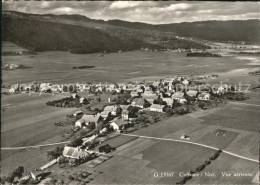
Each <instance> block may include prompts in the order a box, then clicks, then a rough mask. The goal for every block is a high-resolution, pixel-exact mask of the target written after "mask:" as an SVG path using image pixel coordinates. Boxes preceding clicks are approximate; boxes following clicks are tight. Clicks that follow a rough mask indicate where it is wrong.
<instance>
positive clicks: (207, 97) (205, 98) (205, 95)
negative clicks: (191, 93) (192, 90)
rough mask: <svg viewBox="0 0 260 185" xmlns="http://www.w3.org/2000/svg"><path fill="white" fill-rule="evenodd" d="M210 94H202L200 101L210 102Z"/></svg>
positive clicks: (199, 97)
mask: <svg viewBox="0 0 260 185" xmlns="http://www.w3.org/2000/svg"><path fill="white" fill-rule="evenodd" d="M209 98H210V94H209V93H202V94H200V95H199V96H198V99H199V100H209Z"/></svg>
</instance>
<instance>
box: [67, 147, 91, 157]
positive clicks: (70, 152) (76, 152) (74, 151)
mask: <svg viewBox="0 0 260 185" xmlns="http://www.w3.org/2000/svg"><path fill="white" fill-rule="evenodd" d="M62 154H63V156H64V157H68V158H72V159H79V158H84V157H87V156H88V155H89V154H88V153H87V152H86V151H84V150H82V149H80V148H79V147H77V148H75V147H69V146H65V147H64V150H63V153H62Z"/></svg>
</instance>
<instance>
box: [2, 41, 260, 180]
mask: <svg viewBox="0 0 260 185" xmlns="http://www.w3.org/2000/svg"><path fill="white" fill-rule="evenodd" d="M4 46H5V43H4ZM221 52H223V51H221ZM240 56H241V55H239V56H238V55H235V54H232V55H228V56H224V57H222V58H204V57H196V58H187V57H186V53H177V52H172V51H165V52H148V51H133V52H123V53H112V54H105V55H104V56H100V54H87V55H75V54H70V53H65V52H41V53H38V54H37V55H32V56H30V55H27V56H26V55H21V56H4V57H3V59H2V60H3V61H4V62H7V63H17V64H23V65H28V66H31V67H32V68H30V69H23V70H13V71H3V76H2V77H3V83H5V84H6V83H8V84H12V83H26V82H31V81H39V82H47V81H51V82H54V83H56V82H57V83H65V84H66V83H74V82H121V81H129V80H132V81H135V80H141V79H147V80H150V79H158V78H162V77H165V76H175V75H187V74H195V75H207V74H219V78H218V79H212V80H207V81H206V82H207V83H210V84H214V83H219V81H223V82H224V83H238V82H240V81H242V82H243V83H250V84H252V87H253V86H256V85H258V84H259V79H258V77H257V76H250V75H248V72H249V71H255V70H256V68H259V63H257V62H252V61H253V59H252V57H253V58H254V60H256V61H257V56H250V57H251V59H249V58H250V57H249V58H248V56H244V57H242V58H241V57H240ZM238 57H240V58H238ZM81 65H93V66H95V68H92V69H86V70H75V69H72V67H73V66H81ZM162 74H163V76H162ZM247 95H248V96H249V97H250V99H248V100H246V101H243V102H239V103H237V102H229V103H227V104H223V105H221V106H218V107H216V108H213V109H210V110H205V111H197V112H193V113H191V114H187V115H185V116H178V117H172V118H168V119H165V120H163V121H160V122H158V123H156V124H154V125H151V126H149V127H147V128H143V129H140V130H137V131H134V132H133V133H132V134H136V135H143V136H151V137H158V138H168V139H179V137H180V136H181V135H182V134H183V133H186V134H187V135H188V136H190V138H191V141H192V142H198V143H202V144H206V145H210V146H214V147H217V148H222V149H224V150H227V151H230V152H233V153H235V154H238V155H242V156H246V157H249V158H252V159H258V158H259V156H258V149H259V137H258V127H259V114H258V111H257V110H258V109H259V106H258V105H259V103H260V100H259V92H257V91H253V90H250V92H248V93H247ZM64 96H67V95H66V94H65V95H62V94H59V95H54V96H52V95H41V96H39V95H38V94H33V95H31V96H29V95H28V94H14V95H2V118H1V121H2V133H1V144H2V147H13V146H28V145H36V144H43V143H53V142H59V141H62V140H64V138H62V137H61V136H60V133H61V132H63V131H64V130H65V129H66V128H63V127H56V126H55V125H54V123H55V122H56V121H62V120H64V119H66V115H67V114H69V113H72V112H73V111H74V110H75V109H73V108H70V109H68V108H58V107H51V106H47V105H46V102H47V101H50V100H56V99H60V98H62V97H64ZM109 97H110V96H109ZM111 97H112V96H111ZM107 98H108V96H107V95H102V97H101V99H102V101H105V100H107ZM217 129H221V130H225V131H226V136H216V135H215V134H214V131H215V130H217ZM106 143H108V144H110V145H111V146H115V147H117V150H116V151H115V152H114V153H113V155H114V157H113V158H112V159H109V160H108V161H106V162H104V163H102V164H100V165H98V166H97V167H95V168H94V170H97V171H99V172H100V171H101V172H103V173H100V174H96V173H95V174H94V180H93V181H92V183H93V184H95V183H96V184H115V183H118V184H122V183H123V182H126V181H127V182H128V183H133V184H134V183H135V184H136V183H138V184H144V183H145V184H148V183H157V184H158V183H159V184H173V183H176V182H177V181H178V180H179V179H180V177H179V176H178V173H179V172H185V173H186V172H188V170H190V169H194V168H195V167H197V166H198V165H199V164H201V163H203V162H204V161H205V160H206V159H208V158H209V156H210V155H212V153H213V152H214V151H213V150H212V149H207V148H203V147H200V146H195V145H191V144H183V143H177V142H171V141H160V140H153V139H145V138H135V137H128V136H127V137H126V136H118V137H115V138H113V139H110V140H108V141H106V142H105V143H104V144H106ZM52 148H53V147H46V148H37V149H31V150H21V151H20V150H18V151H17V150H11V151H4V150H2V151H1V173H2V174H3V175H6V174H7V173H8V172H10V170H12V169H14V168H15V167H17V166H18V165H23V166H24V167H25V169H26V171H27V172H29V171H30V170H32V169H33V168H36V167H40V166H41V165H43V164H45V163H46V162H47V158H46V151H47V150H50V149H52ZM10 164H12V165H10ZM84 167H85V166H83V167H82V166H81V167H80V168H84ZM236 170H237V171H240V172H250V173H253V174H254V175H255V174H256V172H257V170H258V164H257V163H254V162H249V161H246V160H243V159H239V158H237V157H234V156H229V155H227V154H221V156H220V157H219V158H218V159H216V160H215V161H214V162H213V163H212V164H210V165H209V166H207V168H206V169H205V170H204V171H211V172H216V173H218V174H219V173H220V172H221V171H231V172H234V171H236ZM164 171H167V172H174V173H175V175H174V177H172V178H170V177H168V178H166V177H160V178H159V177H154V172H164ZM252 179H253V177H252V178H251V177H248V178H243V179H242V183H243V184H250V183H251V181H252ZM218 180H221V182H220V183H229V182H230V183H231V182H232V183H233V182H236V183H240V181H239V180H237V179H234V178H220V177H219V176H217V177H215V178H205V177H200V178H193V179H192V180H190V181H189V183H199V182H200V183H209V182H210V183H219V182H218Z"/></svg>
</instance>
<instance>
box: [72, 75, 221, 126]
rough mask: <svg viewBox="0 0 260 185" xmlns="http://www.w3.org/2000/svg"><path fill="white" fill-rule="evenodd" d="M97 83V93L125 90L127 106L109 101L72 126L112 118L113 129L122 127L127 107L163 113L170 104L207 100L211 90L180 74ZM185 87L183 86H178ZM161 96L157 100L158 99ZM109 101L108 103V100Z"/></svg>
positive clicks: (124, 122) (127, 112) (126, 121)
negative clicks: (200, 89)
mask: <svg viewBox="0 0 260 185" xmlns="http://www.w3.org/2000/svg"><path fill="white" fill-rule="evenodd" d="M105 85H106V86H104V85H102V84H96V85H94V87H95V88H96V89H98V90H99V91H100V92H108V91H109V92H123V94H124V93H128V95H129V96H130V98H128V99H127V103H126V104H127V105H120V104H112V105H111V104H110V105H108V106H105V107H104V109H103V110H102V111H101V112H99V113H97V114H96V115H85V114H84V115H83V116H82V118H81V119H79V120H78V121H77V122H76V123H75V127H78V128H84V127H86V126H88V125H89V124H90V123H91V122H92V123H94V124H95V126H97V124H98V123H99V122H100V121H101V120H107V119H108V118H109V119H111V117H112V118H114V119H113V120H112V121H109V123H110V125H111V127H113V129H114V130H115V131H120V130H122V129H123V128H124V126H123V125H125V124H128V123H129V122H131V121H132V120H133V119H134V117H131V116H132V115H131V114H130V112H129V107H137V108H138V109H139V111H153V112H159V113H163V112H165V108H166V107H169V108H172V107H173V103H177V104H186V103H187V102H188V101H194V102H195V101H197V100H199V101H209V100H210V98H211V93H209V91H208V90H207V89H205V90H203V91H199V90H198V89H197V87H196V86H194V84H193V80H192V79H190V78H188V77H187V78H183V77H173V78H169V77H166V78H164V79H161V80H160V81H151V82H140V83H117V84H105ZM180 86H185V87H186V89H185V90H183V89H179V87H180ZM225 90H226V88H225V87H224V86H220V87H218V88H217V89H215V90H213V92H212V93H216V94H221V93H224V91H225ZM159 99H160V100H159ZM108 102H110V101H109V100H108Z"/></svg>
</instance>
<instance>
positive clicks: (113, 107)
mask: <svg viewBox="0 0 260 185" xmlns="http://www.w3.org/2000/svg"><path fill="white" fill-rule="evenodd" d="M104 111H109V112H110V113H111V115H112V116H116V111H117V106H116V105H110V106H106V107H105V108H104Z"/></svg>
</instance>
